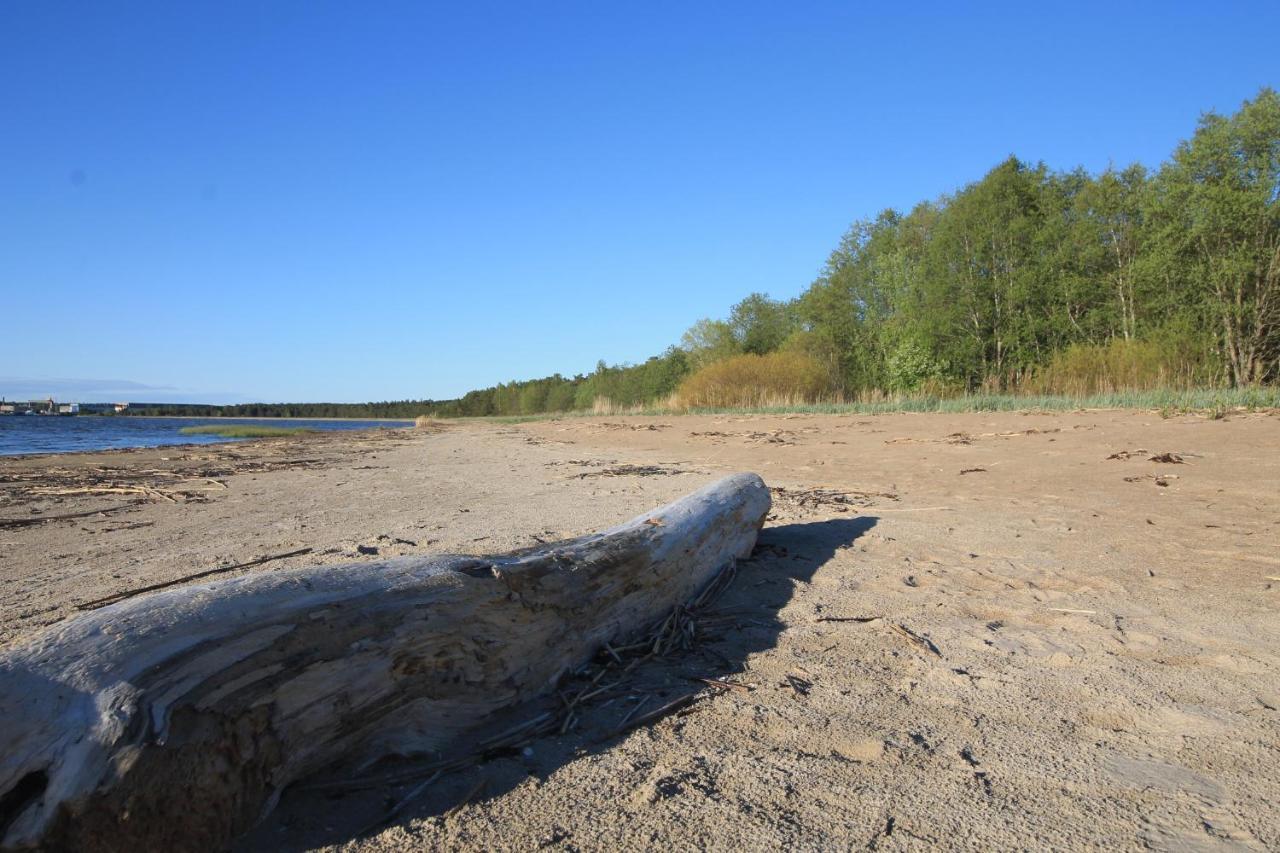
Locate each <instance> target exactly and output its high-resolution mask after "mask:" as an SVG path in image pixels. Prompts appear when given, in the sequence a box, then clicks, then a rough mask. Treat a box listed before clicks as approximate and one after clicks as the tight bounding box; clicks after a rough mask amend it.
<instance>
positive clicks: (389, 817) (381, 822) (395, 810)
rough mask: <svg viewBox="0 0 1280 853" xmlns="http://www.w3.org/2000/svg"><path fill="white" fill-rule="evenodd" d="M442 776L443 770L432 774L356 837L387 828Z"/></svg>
mask: <svg viewBox="0 0 1280 853" xmlns="http://www.w3.org/2000/svg"><path fill="white" fill-rule="evenodd" d="M442 775H444V771H443V770H437V771H436V772H435V773H432V774H431V775H430V776H429V777H428V778H427V779H426V780H425V781H424V782H422V783H421V784H420V785H418V786H417V787H415V788H414V789H413V790H412V791H410V792H409V793H407V794H405V795H404V796H403V797H401V798H400V799H399V801H398V802H396V804H395V805H394V806H392V807H391V808H390V809H388V810H387V812H386V813H385V814H384V815H383V816H382V817H380V818H378V819H377V820H374V821H371V822H369V823H368V824H365V825H364V826H363V827H361V828H360V831H359V832H357V833H356V835H357V836H360V835H364V834H365V833H368V832H372V831H373V830H375V829H378V828H379V827H381V826H385V825H386V824H388V823H390V822H391V821H393V820H395V818H396V816H397V815H399V814H400V812H402V811H404V807H405V806H407V805H409V803H411V802H413V801H414V799H416V798H417V796H418V795H419V794H421V793H422V792H423V791H425V790H427V788H428V787H430V786H431V784H432V783H433V782H435V781H436V780H437V779H439V778H440V777H441V776H442Z"/></svg>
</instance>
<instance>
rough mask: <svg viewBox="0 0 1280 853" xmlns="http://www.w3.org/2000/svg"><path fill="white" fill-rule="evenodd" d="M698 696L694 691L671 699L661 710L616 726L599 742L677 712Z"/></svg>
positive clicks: (657, 709)
mask: <svg viewBox="0 0 1280 853" xmlns="http://www.w3.org/2000/svg"><path fill="white" fill-rule="evenodd" d="M699 695H700V694H699V692H698V691H694V692H693V693H686V694H685V695H683V696H681V697H679V698H678V699H672V700H671V701H670V702H668V703H667V704H665V705H663V706H662V707H661V708H654V709H653V710H652V711H650V712H649V713H647V714H641V715H640V716H638V717H636V718H635V719H634V720H631V721H630V722H628V723H625V724H623V725H620V726H618V727H617V728H615V729H614V730H613V731H611V732H609V733H608V734H607V735H605V736H604V737H602V738H600V741H606V740H609V739H611V738H614V737H617V736H618V735H620V734H622V733H623V732H629V731H631V730H632V729H634V728H638V727H639V726H643V725H644V724H645V723H651V722H653V721H654V720H656V719H658V718H659V717H662V716H665V715H666V714H669V713H671V712H672V711H678V710H680V709H681V708H683V707H685V706H686V705H690V704H692V703H693V701H694V700H695V699H697V698H698V696H699Z"/></svg>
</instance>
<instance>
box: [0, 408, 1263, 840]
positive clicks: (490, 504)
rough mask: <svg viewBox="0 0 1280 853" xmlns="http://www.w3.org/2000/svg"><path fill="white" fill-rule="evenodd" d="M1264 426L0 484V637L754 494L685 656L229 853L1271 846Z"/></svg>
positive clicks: (455, 442) (242, 462) (464, 453)
mask: <svg viewBox="0 0 1280 853" xmlns="http://www.w3.org/2000/svg"><path fill="white" fill-rule="evenodd" d="M1277 425H1280V413H1276V412H1268V413H1254V414H1242V415H1235V414H1231V415H1228V416H1227V417H1226V418H1224V419H1221V420H1214V419H1211V418H1206V417H1203V416H1195V415H1176V416H1173V417H1169V418H1161V417H1159V416H1158V415H1155V414H1153V413H1150V412H1107V411H1103V412H1093V411H1090V412H1066V413H1045V412H1036V413H978V414H963V415H949V414H937V415H935V416H934V417H930V418H919V417H914V416H912V415H909V414H903V415H878V416H875V417H871V416H863V417H856V416H855V417H850V416H845V415H840V416H830V415H779V416H771V417H761V416H744V415H731V414H726V415H715V416H697V415H695V416H688V417H683V418H679V419H676V418H661V417H636V416H625V417H623V416H617V415H614V416H605V417H597V418H575V419H572V420H569V419H565V420H559V421H539V422H528V423H521V424H502V423H481V422H459V421H453V422H448V421H446V422H442V423H441V424H440V425H439V426H438V428H436V429H432V430H349V431H331V432H318V433H310V434H307V435H305V436H289V437H281V438H272V439H269V440H264V439H250V440H246V441H235V442H221V443H216V444H203V445H185V446H177V445H169V446H165V447H162V448H153V449H147V450H134V451H131V452H119V451H105V452H104V451H99V452H96V453H94V452H85V453H76V454H46V455H44V456H42V457H39V458H28V459H15V458H13V457H4V458H0V642H2V643H4V644H6V645H7V644H11V643H15V642H21V641H22V640H23V639H24V638H28V639H29V638H31V637H32V636H34V635H35V633H37V632H38V631H40V630H41V629H42V627H44V626H47V625H51V624H54V623H56V622H59V621H61V620H63V619H65V618H71V617H74V616H75V615H76V614H77V613H78V612H79V611H78V610H77V605H79V604H84V603H86V602H92V601H93V600H95V599H101V598H104V597H105V598H109V597H112V596H118V595H120V594H122V593H128V592H129V591H130V590H133V589H138V588H142V587H145V586H147V585H149V584H154V583H164V582H167V581H172V580H175V579H179V578H182V577H183V576H185V575H189V574H192V573H195V572H198V571H206V570H209V569H215V568H218V567H232V566H238V565H240V564H243V563H247V562H250V561H253V560H255V559H259V558H262V557H264V556H269V555H292V556H287V557H284V558H282V559H279V560H273V561H272V562H269V563H266V564H263V565H258V566H254V567H249V568H237V569H233V570H231V571H228V572H226V573H225V574H220V575H218V578H219V579H221V578H234V577H236V576H237V575H239V574H246V573H249V572H266V571H270V572H277V571H288V570H289V569H290V568H294V567H301V566H321V565H323V566H328V567H332V568H333V569H334V570H335V571H339V570H340V567H341V566H343V565H346V564H350V563H369V562H378V561H382V560H387V559H391V558H413V557H424V556H434V555H440V554H446V553H455V554H492V553H506V552H510V551H514V550H518V549H520V548H524V547H528V546H532V545H537V544H539V543H548V542H556V541H559V540H562V539H568V538H570V537H574V536H580V535H582V534H585V533H589V532H591V531H594V530H600V529H604V528H607V527H610V526H612V525H615V524H617V523H620V522H622V521H624V520H626V519H627V518H631V517H634V516H635V515H637V514H640V513H643V512H646V511H648V510H650V509H652V508H653V507H656V506H659V505H661V504H664V503H666V502H668V501H669V500H671V499H673V498H676V497H679V496H681V495H684V494H687V493H689V492H691V491H693V490H694V489H696V488H698V487H700V486H702V485H704V484H706V483H708V482H710V481H712V480H714V479H718V478H719V477H720V476H722V475H724V474H726V473H730V472H734V471H742V470H751V471H756V472H758V473H760V474H761V475H762V476H764V478H765V480H766V482H767V483H768V484H769V486H770V487H771V489H772V492H773V510H772V511H771V513H770V516H769V520H768V521H767V522H766V526H765V527H764V529H763V531H762V532H761V538H760V543H759V546H758V547H757V549H756V551H755V552H754V553H753V555H752V556H751V557H750V558H749V559H747V560H743V561H740V562H739V564H738V572H737V579H736V580H735V581H734V583H733V584H732V585H731V586H730V587H729V589H728V590H727V592H726V593H725V595H724V597H723V598H722V599H721V600H720V601H718V602H717V604H716V605H715V609H714V611H713V612H711V613H708V614H705V615H704V616H703V617H700V619H699V622H698V627H697V631H696V633H695V642H694V643H693V645H692V648H691V649H690V650H689V651H687V652H681V653H680V654H673V655H671V656H669V657H657V658H654V659H651V660H648V661H646V662H644V663H643V664H642V665H639V666H637V667H636V668H635V669H634V670H632V672H631V674H630V675H627V676H626V677H625V680H622V681H619V682H618V683H617V684H615V683H614V682H615V680H616V679H617V678H621V677H622V674H621V673H618V674H616V676H615V677H610V678H607V679H605V680H602V681H601V685H613V686H612V687H611V689H610V690H608V691H605V692H603V693H601V694H600V695H599V696H598V697H596V698H595V699H593V700H592V701H591V702H590V703H584V704H583V705H582V706H581V708H580V709H579V710H580V712H581V713H580V714H579V715H578V717H577V718H576V719H575V720H574V721H573V722H572V723H570V724H568V725H566V726H565V727H564V730H563V731H560V730H557V731H553V732H551V733H548V734H545V735H542V736H540V737H538V738H535V739H533V740H531V741H530V742H529V743H528V744H527V749H524V748H522V749H520V750H514V751H512V754H502V755H498V756H496V757H492V758H490V759H487V760H484V761H477V762H473V763H471V764H469V765H468V766H467V767H465V768H463V769H461V770H458V771H455V772H451V773H446V774H444V775H442V776H441V777H439V778H438V779H436V781H435V782H434V783H432V784H431V785H429V786H427V787H425V788H421V789H419V785H420V784H421V782H422V781H425V780H426V779H427V778H428V777H429V776H430V773H431V772H433V771H430V770H427V771H426V772H425V773H424V774H423V775H421V776H420V777H416V781H414V782H412V783H408V784H396V783H392V782H387V783H374V784H372V786H371V787H368V788H363V789H358V790H346V789H341V788H339V789H338V790H337V791H333V790H308V789H306V788H305V787H303V786H300V787H296V788H291V789H289V790H287V791H286V792H285V793H284V796H283V797H282V799H281V802H280V806H279V807H278V809H277V810H276V811H275V812H274V813H272V814H271V815H270V816H269V817H268V818H267V819H266V820H265V821H264V822H263V823H262V824H261V825H260V826H259V827H258V828H257V829H255V830H254V831H253V832H252V833H251V834H250V835H249V836H247V837H246V838H245V839H243V840H242V841H241V842H240V844H239V845H238V848H237V849H240V850H269V849H281V848H287V849H314V848H319V847H330V846H344V845H346V846H347V847H349V849H355V850H360V851H370V853H371V852H372V851H379V853H381V852H382V851H387V853H390V851H395V853H400V851H408V850H412V849H422V848H424V847H435V848H442V849H480V848H484V849H513V848H518V849H532V848H536V847H538V846H539V845H540V844H541V843H542V842H543V841H544V840H545V838H546V837H548V835H549V834H550V833H554V834H556V835H557V837H561V838H564V839H569V840H570V841H571V843H573V844H574V845H576V846H578V847H580V848H583V849H626V848H629V847H631V846H634V840H635V839H636V838H642V839H647V841H646V843H647V844H649V845H652V846H664V847H690V846H693V847H703V848H714V849H729V848H739V849H758V848H760V847H768V848H773V849H777V848H805V849H818V848H829V847H832V846H847V844H848V841H849V839H860V838H877V837H880V835H881V834H882V831H883V828H884V827H885V825H886V822H887V821H888V819H889V817H893V818H894V820H895V823H896V825H897V826H898V827H899V829H901V830H902V831H904V832H909V833H910V834H911V836H912V837H913V838H915V839H919V842H918V843H920V844H922V845H925V846H943V847H945V846H948V845H949V844H950V845H954V843H955V839H956V838H957V837H961V836H957V834H956V833H957V831H961V832H963V836H962V837H963V838H964V843H965V844H966V845H971V846H975V847H982V848H986V849H1003V848H1007V847H1016V846H1020V845H1025V841H1026V839H1027V838H1058V839H1063V840H1065V841H1064V843H1066V845H1067V846H1079V847H1098V846H1102V847H1137V846H1142V845H1143V844H1147V843H1148V842H1150V843H1151V844H1154V845H1156V846H1160V845H1161V844H1163V845H1164V846H1177V845H1178V844H1183V845H1187V846H1191V845H1193V844H1194V843H1195V842H1197V841H1198V840H1200V839H1202V838H1203V837H1204V835H1205V829H1204V827H1205V825H1206V823H1208V824H1211V825H1212V826H1213V827H1214V829H1215V831H1216V832H1218V833H1220V834H1222V835H1224V836H1226V837H1230V838H1231V839H1233V840H1234V841H1236V842H1237V843H1239V844H1242V845H1245V846H1249V845H1252V846H1254V847H1259V848H1263V849H1266V848H1275V847H1277V846H1280V815H1277V814H1276V812H1275V810H1274V809H1269V808H1266V807H1265V804H1266V803H1269V802H1274V801H1275V800H1276V799H1278V798H1280V768H1277V767H1276V765H1275V762H1274V760H1273V755H1272V753H1273V750H1272V749H1271V748H1270V746H1269V745H1270V744H1272V743H1275V742H1276V740H1277V739H1278V738H1280V710H1277V709H1278V708H1280V695H1277V694H1278V693H1280V691H1277V690H1276V689H1275V688H1273V687H1272V686H1271V685H1274V684H1276V683H1280V620H1277V618H1276V615H1275V606H1276V602H1277V599H1276V596H1277V595H1280V581H1273V580H1269V578H1271V577H1272V576H1277V572H1278V571H1280V562H1277V560H1276V558H1275V557H1273V556H1271V555H1272V554H1274V553H1277V552H1280V522H1277V521H1276V519H1278V518H1280V458H1277V455H1276V454H1275V453H1274V446H1275V435H1276V428H1277ZM1166 454H1168V456H1167V457H1166ZM1174 457H1176V458H1177V459H1178V460H1179V461H1172V460H1173V458H1174ZM1162 458H1168V459H1169V460H1170V461H1159V459H1162ZM95 489H98V490H100V491H94V490H95ZM107 490H110V491H107ZM41 516H43V517H44V518H43V519H40V520H36V519H37V518H38V517H41ZM9 520H12V521H17V522H19V523H18V524H17V525H16V526H7V527H6V526H4V525H5V522H6V521H9ZM303 549H309V550H307V551H306V553H301V552H302V551H303ZM208 582H217V581H216V580H215V579H211V580H210V581H208ZM192 586H193V587H198V586H199V584H192ZM913 637H915V638H922V639H920V640H918V641H917V640H916V639H912V638H913ZM926 641H927V642H926ZM606 660H607V656H606ZM706 679H709V680H711V681H714V682H719V683H728V684H732V685H734V686H730V687H723V686H721V687H717V686H715V685H714V684H709V683H708V682H707V681H706ZM579 686H580V685H579V684H578V682H576V681H572V680H571V682H570V684H569V685H568V688H571V689H572V690H574V691H576V690H578V689H579ZM593 689H594V688H593ZM690 692H693V693H694V694H695V695H696V700H695V701H693V702H692V704H690V705H689V706H688V707H687V708H686V709H685V710H684V711H683V712H681V713H673V714H669V715H665V716H661V717H660V718H657V719H654V720H652V721H647V722H646V723H645V725H643V726H639V727H636V728H634V729H632V730H629V731H626V732H622V733H619V732H618V731H617V730H618V727H619V725H620V721H622V720H624V717H625V718H627V719H635V718H636V717H643V716H644V715H645V714H647V713H648V712H649V711H651V710H653V709H657V708H660V707H662V706H663V705H665V704H666V703H668V702H670V701H672V700H674V699H676V698H679V697H680V696H683V695H685V694H687V693H690ZM570 695H573V694H572V693H571V694H570ZM628 715H630V716H628ZM429 767H430V763H429V761H426V760H421V759H420V760H417V761H416V762H415V760H410V759H404V760H401V761H400V762H399V763H396V764H393V765H392V768H393V769H395V770H396V772H403V773H408V774H412V773H413V772H414V771H415V769H417V770H422V769H423V768H429ZM321 778H323V779H328V781H329V782H333V781H335V780H336V781H340V780H341V779H342V778H343V777H342V776H341V774H338V775H337V776H336V777H321ZM788 785H791V786H792V788H789V787H788ZM796 785H802V786H803V790H804V791H805V794H804V795H803V796H797V795H796V793H795V790H797V789H795V786H796ZM415 789H418V791H417V793H416V794H415V795H414V797H413V798H412V799H411V800H410V801H407V802H405V803H404V806H403V808H402V809H401V811H399V812H398V813H397V814H396V815H394V816H393V817H392V818H389V819H388V818H387V817H386V815H387V811H386V803H387V802H395V803H401V802H402V801H404V800H405V798H406V797H408V795H409V794H410V793H411V792H413V791H414V790H415ZM1183 792H1190V795H1184V793H1183ZM334 796H338V799H334V798H333V797H334ZM779 815H786V816H787V819H786V820H781V819H779V818H778V816H779ZM384 820H385V821H387V823H386V825H385V826H383V825H382V824H381V823H380V822H381V821H384ZM370 826H378V827H379V828H377V829H373V830H370V829H368V828H369V827H370ZM894 837H895V838H896V837H897V833H896V832H895V836H894ZM1157 842H1158V843H1157Z"/></svg>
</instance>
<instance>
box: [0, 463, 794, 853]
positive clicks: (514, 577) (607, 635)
mask: <svg viewBox="0 0 1280 853" xmlns="http://www.w3.org/2000/svg"><path fill="white" fill-rule="evenodd" d="M769 504H770V500H769V491H768V489H767V488H766V487H765V485H764V483H763V482H762V481H761V480H760V478H759V477H757V476H756V475H754V474H737V475H734V476H731V477H727V478H725V479H723V480H720V481H719V482H716V483H714V484H712V485H710V486H707V487H706V488H704V489H702V490H700V491H698V492H695V493H693V494H691V495H689V496H687V497H685V498H683V499H681V500H679V501H676V502H675V503H672V504H670V505H668V506H666V507H663V508H661V509H657V510H654V511H653V512H650V513H647V514H645V515H642V516H639V517H638V518H636V519H634V520H632V521H630V522H628V523H626V524H623V525H621V526H619V527H615V528H612V529H610V530H606V531H604V532H602V533H599V534H594V535H590V536H585V537H582V538H580V539H575V540H570V541H566V542H561V543H558V544H553V545H546V546H543V547H539V548H537V549H534V550H529V551H524V552H518V553H514V554H509V555H503V556H496V557H484V558H479V557H466V556H444V557H421V558H419V557H410V558H400V559H395V560H388V561H384V562H378V563H360V564H352V565H342V566H316V567H310V568H303V569H296V570H291V571H280V572H272V573H262V574H254V575H248V576H244V577H239V578H233V579H228V580H221V581H216V582H211V583H206V584H202V585H193V586H187V587H182V588H178V589H174V590H170V591H166V592H160V593H155V594H152V595H149V596H145V597H141V598H136V599H132V600H129V601H124V602H121V603H119V604H114V605H111V606H109V607H106V608H104V609H101V610H98V611H95V612H93V613H89V614H86V615H83V616H80V617H77V618H74V619H71V620H69V621H67V622H65V623H63V624H61V625H59V626H57V627H55V628H52V629H49V630H47V631H45V632H44V633H42V634H40V635H37V636H36V637H35V638H33V639H31V640H29V641H27V642H26V643H24V644H21V645H18V646H16V647H12V648H9V649H6V650H4V651H3V652H0V846H3V847H6V848H24V847H46V848H70V849H78V850H97V849H111V850H144V849H150V850H154V849H193V848H195V849H210V848H219V847H225V846H226V845H228V844H229V843H230V841H231V840H232V839H233V838H234V837H235V836H236V835H237V834H239V833H241V832H243V831H244V830H246V829H247V828H249V827H250V826H251V825H252V824H253V823H255V822H256V821H257V820H258V819H259V818H261V817H262V816H264V815H265V814H266V813H267V812H269V811H270V810H271V808H272V807H273V806H274V804H275V802H276V799H277V798H278V796H279V793H280V792H281V791H282V790H283V788H284V787H285V786H286V785H288V784H289V783H291V782H293V781H296V780H298V779H299V778H301V777H303V776H306V775H308V774H311V773H314V772H316V771H318V770H320V769H322V768H330V769H331V768H333V767H334V766H335V765H336V766H339V767H351V768H357V767H361V766H367V765H368V764H370V763H371V762H373V761H376V760H378V759H379V758H383V757H387V756H395V755H419V754H433V753H435V752H437V751H438V750H440V749H441V748H443V747H444V746H445V745H447V744H450V743H451V742H454V741H455V740H456V739H458V738H460V737H465V735H466V733H467V732H468V731H469V730H472V729H474V728H475V727H476V726H477V725H478V724H479V723H481V722H483V721H484V720H485V719H486V718H488V717H489V716H490V715H492V714H493V713H494V712H496V711H498V710H501V709H504V708H509V707H511V706H512V705H514V704H516V703H519V702H522V701H524V700H527V699H531V698H533V697H535V696H538V695H540V694H542V693H544V692H545V691H548V690H549V689H550V688H552V687H553V686H554V685H555V683H556V682H557V680H558V679H559V678H560V677H561V676H562V675H563V674H564V673H566V672H567V671H569V670H571V669H576V668H577V667H579V666H581V665H582V664H584V663H585V662H587V661H588V660H589V659H590V658H591V656H592V655H593V654H594V653H595V652H596V650H598V649H599V648H601V647H602V645H603V644H604V643H606V642H610V641H613V640H619V641H623V640H625V639H627V638H629V637H634V636H636V635H637V634H638V633H639V632H640V631H641V630H643V629H644V628H645V627H647V626H649V625H650V624H651V623H652V622H653V621H654V620H655V619H656V618H660V617H662V616H663V615H665V613H666V611H668V610H669V609H670V608H671V607H673V606H674V605H676V604H679V603H682V602H684V601H686V600H688V599H689V598H690V597H692V596H693V595H694V594H696V593H697V592H698V590H699V589H700V588H701V587H702V586H703V585H705V584H706V583H707V582H708V581H709V580H710V579H711V578H713V577H714V576H715V574H716V572H717V571H718V570H720V569H722V568H724V567H725V566H726V565H727V564H729V563H730V562H731V561H733V560H734V559H738V558H742V557H745V556H747V555H748V554H749V553H750V552H751V549H752V547H753V546H754V544H755V541H756V535H757V533H758V532H759V530H760V527H761V525H762V524H763V523H764V518H765V515H766V513H767V512H768V510H769Z"/></svg>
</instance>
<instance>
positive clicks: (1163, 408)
mask: <svg viewBox="0 0 1280 853" xmlns="http://www.w3.org/2000/svg"><path fill="white" fill-rule="evenodd" d="M1082 409H1136V410H1148V411H1155V412H1158V413H1160V414H1161V415H1163V416H1166V417H1167V416H1170V415H1173V414H1179V413H1200V414H1208V415H1210V416H1215V417H1220V416H1223V415H1225V414H1228V413H1230V412H1232V411H1256V410H1260V409H1280V387H1275V386H1264V387H1253V388H1210V389H1198V390H1170V389H1155V390H1131V391H1116V392H1112V393H1107V394H996V393H990V394H959V395H954V396H940V395H908V394H904V395H878V396H877V397H875V398H873V397H870V396H868V397H867V398H864V399H862V400H855V401H846V400H830V401H826V402H816V403H795V402H792V401H791V400H789V399H786V398H780V399H772V400H763V401H761V402H760V403H759V404H757V405H751V406H724V407H717V406H702V407H694V406H681V405H678V404H677V403H676V402H675V401H674V400H672V399H667V400H664V401H662V402H660V403H655V404H652V405H648V406H629V407H625V408H623V407H597V408H596V409H592V410H583V411H575V412H555V413H548V414H543V415H518V416H510V417H494V418H486V419H485V420H492V421H495V422H497V423H524V422H528V421H545V420H554V419H557V418H582V417H593V416H600V415H650V416H655V415H658V416H672V415H722V414H737V415H785V414H817V415H879V414H891V413H894V412H938V413H944V414H945V413H951V414H956V413H961V412H1067V411H1078V410H1082Z"/></svg>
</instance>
